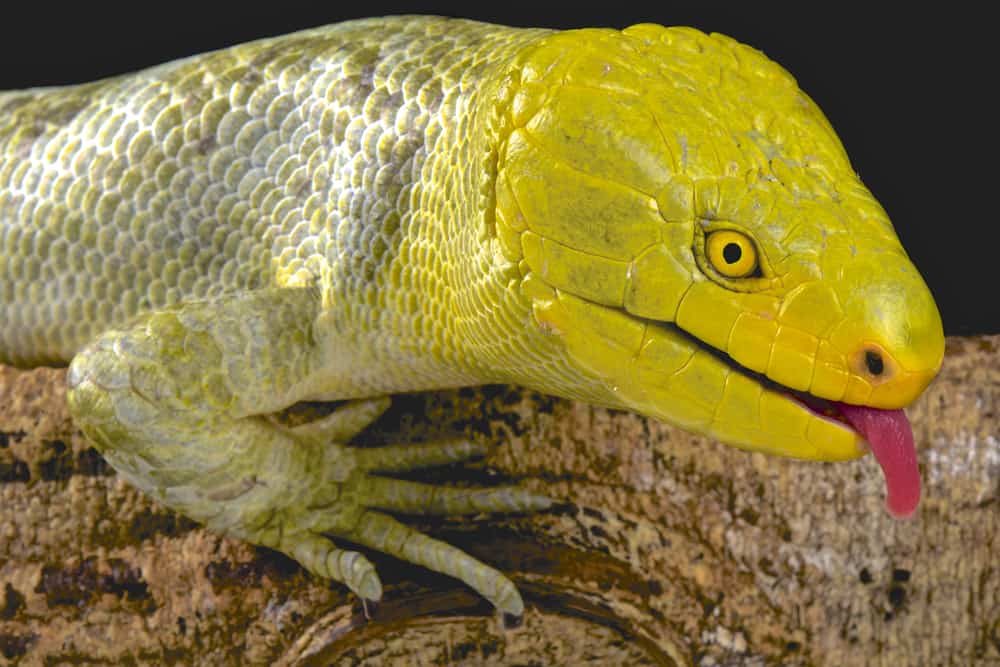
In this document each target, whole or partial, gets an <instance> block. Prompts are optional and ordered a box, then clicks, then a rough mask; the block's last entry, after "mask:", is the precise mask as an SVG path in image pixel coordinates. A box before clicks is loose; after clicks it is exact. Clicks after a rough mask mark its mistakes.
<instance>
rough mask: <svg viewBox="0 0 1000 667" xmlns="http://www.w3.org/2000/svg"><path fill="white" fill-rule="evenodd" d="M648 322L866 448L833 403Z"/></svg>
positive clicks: (671, 325)
mask: <svg viewBox="0 0 1000 667" xmlns="http://www.w3.org/2000/svg"><path fill="white" fill-rule="evenodd" d="M648 322H649V323H650V324H654V325H655V326H659V327H665V328H668V329H671V330H672V331H674V332H676V333H678V334H680V335H681V336H683V337H685V338H686V339H688V340H689V341H690V342H691V343H692V344H693V345H697V346H698V347H699V348H700V349H702V350H704V351H705V352H708V353H709V354H711V355H713V356H714V357H716V358H717V359H719V360H720V361H722V362H723V363H725V364H726V365H727V366H729V367H730V368H731V369H733V370H734V371H735V372H737V373H740V374H742V375H744V376H745V377H747V378H749V379H751V380H753V381H754V382H756V383H757V384H759V385H761V386H762V387H764V389H767V390H770V391H772V392H774V393H776V394H780V395H782V396H785V397H787V398H789V399H791V400H793V401H795V403H797V404H798V405H800V406H802V407H803V408H805V409H806V410H808V411H809V412H810V413H812V414H813V415H815V416H817V417H819V418H821V419H824V420H826V421H828V422H831V423H833V424H835V425H837V426H839V427H841V428H844V429H846V430H848V431H852V432H854V433H857V434H858V436H859V437H860V438H861V439H862V441H863V442H864V444H865V446H867V441H865V440H864V435H863V434H861V433H860V432H858V430H857V429H856V428H854V425H853V424H851V422H850V421H848V419H847V417H846V416H845V415H844V413H843V412H842V411H841V410H840V409H839V408H838V407H837V403H836V402H835V401H831V400H828V399H825V398H821V397H819V396H816V395H814V394H810V393H808V392H805V391H800V390H798V389H792V388H791V387H787V386H785V385H783V384H781V383H779V382H775V381H774V380H772V379H771V378H769V377H767V376H766V375H764V374H763V373H759V372H757V371H755V370H752V369H749V368H747V367H746V366H744V365H743V364H741V363H740V362H738V361H736V360H735V359H733V358H732V357H731V356H729V355H728V354H727V353H726V352H723V351H722V350H719V349H718V348H716V347H713V346H711V345H709V344H708V343H705V342H704V341H702V340H701V339H700V338H698V337H697V336H695V335H693V334H691V333H689V332H687V331H685V330H684V329H682V328H680V327H679V326H678V325H677V324H675V323H673V322H661V321H656V320H648Z"/></svg>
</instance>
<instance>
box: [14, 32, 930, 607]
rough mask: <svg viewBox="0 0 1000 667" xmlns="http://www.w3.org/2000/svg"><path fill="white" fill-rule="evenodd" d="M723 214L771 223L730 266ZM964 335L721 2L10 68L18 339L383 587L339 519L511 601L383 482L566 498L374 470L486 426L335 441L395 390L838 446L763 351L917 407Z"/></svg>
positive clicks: (186, 503)
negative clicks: (84, 79)
mask: <svg viewBox="0 0 1000 667" xmlns="http://www.w3.org/2000/svg"><path fill="white" fill-rule="evenodd" d="M717 229H736V230H739V231H740V232H741V233H742V234H745V235H746V237H747V238H750V239H752V240H753V244H754V246H755V248H756V252H757V254H758V255H759V260H758V265H759V270H758V271H757V272H756V273H755V274H754V275H752V276H750V277H747V278H739V279H734V278H727V277H725V276H724V275H722V274H721V273H720V272H719V271H718V270H717V268H718V267H717V266H715V265H713V261H715V260H713V258H712V256H711V255H710V254H709V255H707V254H706V251H705V247H706V241H705V239H706V238H707V237H708V236H709V235H711V234H712V233H713V232H714V231H716V230H717ZM859 291H861V292H863V293H864V298H860V297H857V296H856V293H858V292H859ZM873 295H874V296H873ZM874 297H878V298H877V299H875V301H877V302H878V304H879V306H878V307H877V308H875V307H873V306H872V305H871V304H872V302H873V298H874ZM712 348H714V350H713V349H712ZM873 349H874V350H876V351H878V352H879V353H880V354H882V355H883V358H884V361H885V367H886V368H885V372H884V373H880V374H878V377H875V376H874V375H873V374H872V373H871V372H870V371H869V370H866V369H865V368H864V367H863V364H861V362H860V361H859V359H863V358H864V353H865V352H866V351H871V350H873ZM942 353H943V337H942V334H941V324H940V318H939V317H938V315H937V310H936V308H935V306H934V303H933V300H932V299H931V297H930V294H929V292H928V291H927V289H926V287H925V286H924V284H923V282H922V280H921V279H920V276H919V274H918V273H917V272H916V270H915V269H913V267H912V265H910V263H909V261H908V260H907V259H906V256H905V254H904V253H903V251H902V249H901V248H900V247H899V243H898V241H897V240H896V238H895V235H894V234H893V232H892V227H891V225H890V224H889V222H888V220H887V218H886V217H885V214H884V212H883V211H882V210H881V208H880V207H879V206H878V204H877V203H876V202H875V201H874V199H872V197H871V195H870V194H869V193H868V192H867V190H865V189H864V187H863V186H862V185H861V184H860V183H859V182H858V181H857V178H856V176H855V175H854V174H853V172H852V171H851V169H850V165H849V163H848V162H847V159H846V156H845V155H844V153H843V149H842V148H841V147H840V144H839V142H838V140H837V138H836V136H835V135H834V133H833V131H832V130H831V129H830V128H829V125H828V124H827V123H826V120H825V119H824V118H823V117H822V114H821V113H820V112H819V111H818V110H817V109H816V108H815V106H814V105H813V104H812V103H811V102H810V101H809V100H808V98H806V97H805V96H804V95H803V94H802V93H801V92H800V91H799V90H798V88H797V87H796V86H795V84H794V81H793V80H792V79H791V78H790V77H789V76H788V75H787V74H786V73H785V72H784V71H783V70H781V69H780V68H779V67H777V66H776V65H774V64H773V63H771V62H770V61H768V60H766V58H764V57H763V56H762V55H761V54H759V53H758V52H755V51H753V50H752V49H749V48H747V47H744V46H742V45H739V44H737V43H736V42H733V41H732V40H730V39H728V38H725V37H722V36H718V35H713V36H711V37H709V36H706V35H703V34H701V33H698V32H696V31H693V30H689V29H664V28H660V27H658V26H634V27H633V28H629V29H627V30H626V31H623V32H618V31H613V30H586V31H569V32H565V33H556V32H552V31H547V30H534V29H530V30H526V29H512V28H504V27H499V26H492V25H486V24H480V23H473V22H468V21H458V20H449V19H439V18H426V17H395V18H386V19H371V20H365V21H356V22H350V23H344V24H340V25H335V26H327V27H323V28H318V29H314V30H308V31H304V32H300V33H296V34H292V35H287V36H284V37H279V38H274V39H265V40H261V41H257V42H253V43H249V44H245V45H241V46H237V47H233V48H230V49H226V50H223V51H218V52H214V53H209V54H205V55H201V56H196V57H193V58H188V59H185V60H181V61H177V62H174V63H169V64H166V65H162V66H160V67H156V68H153V69H150V70H146V71H143V72H139V73H137V74H133V75H128V76H123V77H117V78H113V79H108V80H104V81H99V82H95V83H91V84H85V85H80V86H71V87H64V88H52V89H37V90H28V91H21V92H8V93H0V361H6V362H8V363H15V364H18V365H32V364H45V363H60V362H67V361H71V362H72V363H71V366H70V372H69V376H68V378H69V386H70V391H69V401H70V407H71V410H72V413H73V415H74V418H75V419H76V421H77V423H78V424H79V425H80V427H81V428H82V430H83V431H84V433H85V434H86V435H87V436H88V437H89V438H90V439H91V440H93V442H94V443H95V444H96V445H97V446H98V447H99V448H100V450H101V451H102V452H103V454H104V455H105V457H106V458H107V459H108V461H109V462H110V463H111V464H112V465H113V466H114V467H115V468H116V469H117V470H118V472H119V473H120V474H121V475H122V476H123V477H125V478H126V479H128V480H129V481H130V482H132V483H133V484H135V485H136V486H138V487H139V488H141V489H143V490H144V491H145V492H147V493H149V494H150V495H152V496H153V497H155V498H156V499H157V500H158V501H160V502H162V503H164V504H166V505H168V506H169V507H172V508H174V509H176V510H178V511H180V512H182V513H184V514H186V515H188V516H190V517H192V518H194V519H196V520H199V521H202V522H204V523H205V524H206V525H208V526H209V527H211V528H213V529H215V530H218V531H221V532H224V533H226V534H229V535H233V536H236V537H240V538H243V539H247V540H250V541H252V542H255V543H258V544H263V545H266V546H269V547H272V548H275V549H280V550H281V551H284V552H285V553H287V554H289V555H291V556H292V557H294V558H296V559H297V560H298V561H299V562H300V563H302V565H304V566H305V567H306V568H308V569H309V570H310V571H312V572H314V573H315V574H317V575H320V576H324V577H329V578H332V579H336V580H338V581H342V582H344V583H345V584H346V585H347V586H348V587H349V588H350V589H351V590H353V591H355V592H356V593H357V594H358V595H360V596H362V597H363V598H365V599H367V600H378V599H379V598H380V596H381V584H380V582H379V579H378V576H377V574H376V572H375V571H374V569H373V567H372V565H371V564H370V563H369V561H368V560H366V559H365V558H364V557H363V556H362V555H360V554H358V553H357V552H353V551H347V550H342V549H339V548H337V547H336V546H334V543H335V541H336V539H337V538H343V539H348V540H350V541H352V542H355V543H359V544H362V545H365V546H368V547H371V548H374V549H378V550H381V551H384V552H386V553H389V554H392V555H395V556H398V557H400V558H403V559H405V560H408V561H411V562H414V563H418V564H421V565H424V566H426V567H429V568H431V569H433V570H436V571H439V572H443V573H446V574H449V575H452V576H455V577H457V578H459V579H461V580H462V581H464V582H466V583H467V584H468V585H470V586H472V587H473V588H474V589H475V590H477V591H478V592H480V593H481V594H482V595H483V596H484V597H486V598H487V599H489V600H490V601H491V602H492V603H493V604H494V605H495V606H496V607H497V608H498V609H499V610H501V611H502V612H504V613H506V614H510V615H514V616H517V615H520V614H521V613H522V612H523V603H522V601H521V598H520V596H519V594H518V592H517V590H516V588H515V587H514V585H513V584H512V583H511V582H510V581H509V580H508V579H507V578H506V577H504V576H503V575H502V574H500V573H499V572H497V571H496V570H494V569H492V568H490V567H488V566H487V565H485V564H483V563H480V562H478V561H476V560H474V559H472V558H470V557H469V556H467V555H465V554H464V553H462V552H461V551H459V550H457V549H455V548H453V547H451V546H449V545H447V544H444V543H441V542H438V541H436V540H433V539H430V538H428V537H426V536H424V535H422V534H420V533H418V532H416V531H414V530H413V529H411V528H409V527H407V526H405V525H404V524H402V523H400V522H398V521H396V520H395V519H393V518H391V517H390V516H389V515H388V514H386V513H385V512H386V511H390V512H393V511H402V512H407V513H421V512H422V513H478V512H484V511H525V510H538V509H543V508H546V507H548V506H549V504H550V501H549V500H548V499H546V498H544V497H542V496H539V495H536V494H533V493H530V492H528V491H526V490H523V489H518V488H494V489H472V490H469V489H452V488H448V487H434V486H429V485H424V484H420V483H416V482H409V481H400V480H394V479H389V478H386V477H382V476H380V475H379V474H378V473H393V472H400V471H405V470H411V469H414V468H418V467H421V466H431V465H440V464H443V463H449V462H454V461H461V460H465V459H468V458H471V457H475V456H479V455H482V454H483V452H484V449H483V447H482V446H480V445H477V444H473V443H470V442H466V441H451V442H440V443H431V444H427V445H420V446H390V447H384V448H377V449H371V448H351V447H347V446H344V445H343V444H341V443H344V442H346V441H348V440H350V438H351V437H353V436H354V435H355V434H356V433H358V432H359V431H360V430H361V429H362V428H364V426H365V425H366V424H368V423H370V422H371V421H372V420H373V419H374V418H375V417H377V416H378V414H380V413H381V411H382V410H384V409H385V407H386V405H387V402H388V401H387V399H386V398H385V397H386V396H388V395H389V394H392V393H397V392H405V391H418V390H425V389H431V388H444V387H457V386H463V385H471V384H481V383H489V382H514V383H520V384H523V385H527V386H529V387H533V388H536V389H539V390H542V391H546V392H550V393H554V394H558V395H561V396H566V397H571V398H578V399H582V400H587V401H590V402H593V403H597V404H602V405H609V406H615V407H620V408H626V409H632V410H635V411H638V412H641V413H643V414H647V415H650V416H654V417H657V418H660V419H664V420H667V421H671V422H673V423H677V424H680V425H682V426H685V427H687V428H690V429H692V430H697V431H700V432H704V433H707V434H709V435H712V436H715V437H717V438H719V439H720V440H723V441H724V442H728V443H730V444H734V445H736V446H741V447H746V448H750V449H757V450H763V451H770V452H774V453H779V454H784V455H790V456H798V457H802V458H820V459H837V458H849V457H852V456H858V455H860V454H862V453H863V451H864V450H863V442H862V441H861V440H860V438H859V437H858V435H857V434H856V433H854V432H853V431H852V430H850V429H848V428H846V427H845V426H844V425H842V424H839V423H836V422H833V421H831V420H826V419H823V418H821V417H819V416H818V415H815V414H813V413H811V412H810V411H808V410H807V409H806V408H804V407H803V406H802V405H801V404H798V403H796V402H794V401H792V400H791V399H789V398H787V397H785V396H783V395H782V393H781V392H780V390H778V389H779V388H776V387H775V386H774V385H771V384H768V383H767V382H765V381H763V380H762V379H761V376H763V375H766V376H768V377H769V378H771V380H773V381H775V382H777V383H781V384H785V385H788V386H791V387H794V388H795V389H797V390H801V391H808V392H810V393H812V394H815V395H816V396H820V397H824V398H829V399H831V400H845V401H847V402H856V403H861V404H870V405H877V406H880V407H895V406H897V405H905V404H906V403H908V402H910V401H912V400H913V398H915V397H916V395H918V394H919V393H920V391H922V389H923V388H924V386H926V384H927V382H929V381H930V379H931V377H933V375H934V373H935V372H936V370H937V368H938V366H939V365H940V362H941V355H942ZM859 355H860V356H859ZM859 364H861V365H859ZM745 369H749V370H750V371H753V373H748V372H746V370H745ZM755 373H756V374H755ZM342 399H350V400H349V402H347V403H346V404H344V405H343V406H342V407H340V408H339V409H338V410H337V411H335V412H334V413H333V414H332V415H331V416H330V417H328V418H326V419H323V420H320V421H318V422H314V423H310V424H306V425H303V426H299V427H296V428H285V427H281V426H278V425H276V424H275V423H274V422H273V421H271V420H269V419H267V418H266V416H267V415H268V414H270V413H274V412H277V411H280V410H282V409H284V408H286V407H288V406H290V405H292V404H294V403H296V402H298V401H303V400H342Z"/></svg>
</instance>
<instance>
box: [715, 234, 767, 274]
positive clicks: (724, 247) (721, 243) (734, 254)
mask: <svg viewBox="0 0 1000 667" xmlns="http://www.w3.org/2000/svg"><path fill="white" fill-rule="evenodd" d="M705 255H706V256H707V257H708V261H709V262H710V263H711V264H712V268H713V269H715V270H716V271H718V272H719V273H720V274H721V275H723V276H725V277H726V278H746V277H748V276H750V275H753V273H754V271H756V270H757V249H756V248H755V247H754V245H753V241H751V240H750V239H749V238H748V237H747V236H746V235H744V234H741V233H739V232H734V231H732V230H730V229H720V230H718V231H714V232H712V233H711V234H709V235H708V238H707V239H706V240H705Z"/></svg>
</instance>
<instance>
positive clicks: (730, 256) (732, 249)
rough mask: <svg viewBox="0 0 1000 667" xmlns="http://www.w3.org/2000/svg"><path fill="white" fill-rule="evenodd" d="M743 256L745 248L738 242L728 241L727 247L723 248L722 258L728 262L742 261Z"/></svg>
mask: <svg viewBox="0 0 1000 667" xmlns="http://www.w3.org/2000/svg"><path fill="white" fill-rule="evenodd" d="M742 256H743V250H742V249H740V246H739V245H738V244H736V243H727V244H726V247H725V248H723V249H722V258H723V259H724V260H726V264H735V263H736V262H738V261H740V257H742Z"/></svg>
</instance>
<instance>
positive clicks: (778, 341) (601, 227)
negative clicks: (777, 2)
mask: <svg viewBox="0 0 1000 667" xmlns="http://www.w3.org/2000/svg"><path fill="white" fill-rule="evenodd" d="M518 71H519V77H520V78H519V80H518V81H517V82H516V85H514V86H512V88H514V89H516V92H513V93H511V96H510V101H509V104H508V109H509V115H508V120H507V130H506V131H505V133H504V137H503V141H502V142H501V146H500V148H499V151H498V154H499V160H498V162H499V168H498V174H497V179H496V229H497V238H498V242H499V244H500V246H501V247H502V248H503V252H504V254H505V255H507V256H508V258H510V259H516V260H517V261H518V262H519V266H520V268H521V272H522V274H523V275H524V280H523V283H522V289H523V291H524V293H525V294H526V295H528V296H529V297H530V298H531V300H532V308H533V312H534V317H535V319H536V321H537V323H538V324H539V326H541V327H543V328H544V329H546V330H548V331H551V332H554V333H555V334H556V335H557V336H558V337H559V339H560V340H561V341H562V343H563V344H564V345H565V350H566V351H567V356H568V358H569V359H571V361H572V363H573V364H575V365H576V366H577V367H578V368H579V369H582V372H583V373H585V374H586V376H587V377H588V378H591V379H592V381H593V382H594V383H595V384H596V385H600V386H602V387H605V388H606V389H607V396H608V397H607V399H606V402H607V403H608V404H611V405H618V406H621V407H626V408H629V409H632V410H635V411H637V412H640V413H643V414H647V415H650V416H655V417H659V418H662V419H665V420H666V421H670V422H673V423H675V424H678V425H681V426H684V427H687V428H689V429H693V430H697V431H699V432H702V433H706V434H708V435H711V436H714V437H716V438H718V439H720V440H722V441H724V442H727V443H730V444H733V445H736V446H741V447H746V448H750V449H755V450H764V451H769V452H773V453H780V454H784V455H788V456H794V457H799V458H820V459H840V458H850V457H854V456H858V455H860V454H862V453H864V448H863V447H864V445H863V441H861V439H860V438H859V437H858V436H857V434H856V433H855V432H854V431H853V430H852V429H849V428H846V427H845V426H844V425H843V424H841V423H840V422H838V421H836V420H834V419H827V418H825V417H824V416H822V415H821V414H820V412H821V411H822V407H821V405H822V401H818V402H813V397H815V398H819V399H828V400H830V401H841V402H844V403H851V404H856V405H867V406H872V407H878V408H897V407H902V406H905V405H907V404H909V403H910V402H911V401H913V400H914V399H915V398H916V397H917V396H918V395H919V394H920V393H921V392H922V391H923V389H924V388H925V387H926V386H927V384H928V383H929V382H930V380H931V379H932V378H933V377H934V375H935V374H936V373H937V371H938V369H939V367H940V365H941V361H942V357H943V353H944V336H943V332H942V327H941V319H940V316H939V314H938V311H937V307H936V306H935V303H934V300H933V298H932V297H931V294H930V292H929V290H928V289H927V286H926V285H925V284H924V282H923V280H922V279H921V277H920V274H919V273H918V272H917V270H916V269H915V268H914V266H913V265H912V264H911V263H910V261H909V259H908V258H907V256H906V254H905V252H904V251H903V249H902V247H901V246H900V243H899V241H898V239H897V238H896V235H895V233H894V232H893V229H892V225H891V224H890V222H889V220H888V217H887V216H886V214H885V212H884V211H883V209H882V208H881V207H880V206H879V204H878V203H877V202H876V201H875V199H874V198H873V197H872V195H871V194H870V193H869V192H868V190H867V189H866V188H865V187H864V186H863V185H862V184H861V182H860V181H859V180H858V177H857V175H856V174H855V173H854V171H853V170H852V169H851V165H850V163H849V161H848V158H847V156H846V154H845V152H844V149H843V147H842V146H841V144H840V141H839V140H838V138H837V136H836V134H835V133H834V131H833V130H832V128H831V127H830V125H829V123H828V122H827V120H826V118H825V117H824V116H823V114H822V113H821V112H820V110H819V109H818V108H817V107H816V105H815V104H814V103H813V102H812V101H811V100H810V99H809V98H808V97H807V96H806V95H805V94H804V93H803V92H802V91H801V90H799V88H798V86H797V85H796V83H795V81H794V79H793V78H792V77H791V76H790V75H789V74H788V73H787V72H785V71H784V70H783V69H782V68H781V67H779V66H778V65H776V64H774V63H773V62H771V61H770V60H768V59H767V58H766V57H764V56H763V55H762V54H761V53H759V52H758V51H755V50H753V49H751V48H750V47H747V46H744V45H742V44H739V43H737V42H735V41H734V40H732V39H730V38H728V37H725V36H722V35H711V36H708V35H705V34H703V33H700V32H698V31H696V30H692V29H688V28H662V27H660V26H651V25H638V26H633V27H631V28H627V29H625V30H624V31H621V32H618V31H612V30H581V31H570V32H564V33H558V34H555V35H552V36H550V37H547V38H546V39H544V40H542V41H541V42H540V43H539V44H537V45H536V47H535V48H534V49H532V50H531V51H530V52H528V53H526V54H524V55H523V57H522V60H521V61H519V63H518ZM792 395H795V396H796V397H797V399H794V400H793V398H792V397H791V396H792ZM803 401H805V402H809V403H811V404H812V408H811V409H810V408H808V407H806V405H805V404H804V403H803Z"/></svg>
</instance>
